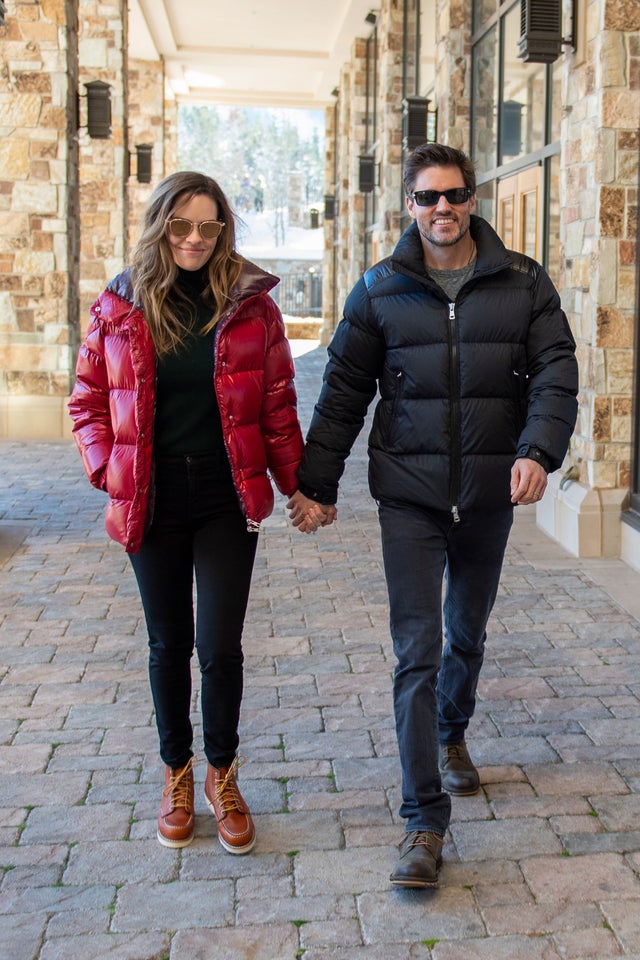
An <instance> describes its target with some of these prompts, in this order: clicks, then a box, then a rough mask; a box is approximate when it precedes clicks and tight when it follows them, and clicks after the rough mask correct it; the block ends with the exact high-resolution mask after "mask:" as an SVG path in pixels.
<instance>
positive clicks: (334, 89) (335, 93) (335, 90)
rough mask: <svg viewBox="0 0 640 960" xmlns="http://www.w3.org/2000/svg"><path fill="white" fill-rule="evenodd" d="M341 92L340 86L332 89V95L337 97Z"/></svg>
mask: <svg viewBox="0 0 640 960" xmlns="http://www.w3.org/2000/svg"><path fill="white" fill-rule="evenodd" d="M339 94H340V91H339V90H338V88H337V87H334V88H333V90H332V91H331V96H332V97H337V96H338V95H339Z"/></svg>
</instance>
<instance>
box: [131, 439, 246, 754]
mask: <svg viewBox="0 0 640 960" xmlns="http://www.w3.org/2000/svg"><path fill="white" fill-rule="evenodd" d="M257 541H258V538H257V536H256V534H255V533H248V532H247V525H246V520H245V518H244V516H243V515H242V513H241V510H240V506H239V504H238V497H237V495H236V492H235V489H234V486H233V483H232V480H231V471H230V467H229V463H228V460H227V458H226V456H224V455H222V456H214V455H213V456H210V455H203V456H190V457H167V458H159V459H158V460H157V462H156V477H155V506H154V514H153V523H152V525H151V528H150V529H149V532H148V533H147V535H146V536H145V538H144V540H143V542H142V547H141V549H140V551H139V552H138V553H136V554H132V555H131V563H132V566H133V569H134V572H135V575H136V579H137V581H138V587H139V589H140V596H141V598H142V605H143V608H144V614H145V619H146V623H147V631H148V634H149V679H150V682H151V693H152V696H153V703H154V707H155V713H156V724H157V727H158V735H159V738H160V756H161V757H162V760H163V761H164V763H166V764H167V765H168V766H170V767H173V768H176V767H181V766H183V765H184V764H185V763H187V761H188V760H189V758H190V757H191V755H192V742H193V728H192V725H191V720H190V708H191V657H192V655H193V649H194V643H195V647H196V649H197V652H198V659H199V662H200V673H201V708H202V726H203V738H204V752H205V755H206V757H207V760H208V761H209V763H211V764H212V765H213V766H218V767H220V766H228V765H229V764H230V763H231V762H232V760H233V758H234V757H235V755H236V751H237V747H238V722H239V716H240V704H241V701H242V688H243V653H242V628H243V624H244V617H245V613H246V609H247V602H248V599H249V588H250V584H251V574H252V571H253V562H254V558H255V552H256V545H257ZM194 570H195V582H196V597H197V602H196V605H195V607H196V616H195V630H194V598H193V574H194Z"/></svg>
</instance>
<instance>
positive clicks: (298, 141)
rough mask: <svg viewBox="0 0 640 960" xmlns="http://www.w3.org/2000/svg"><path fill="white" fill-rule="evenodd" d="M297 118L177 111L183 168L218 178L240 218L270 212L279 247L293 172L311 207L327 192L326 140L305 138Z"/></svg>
mask: <svg viewBox="0 0 640 960" xmlns="http://www.w3.org/2000/svg"><path fill="white" fill-rule="evenodd" d="M294 114H295V111H283V110H268V109H256V108H244V109H243V108H239V107H233V108H229V107H212V106H186V105H185V106H181V107H180V108H179V111H178V158H179V165H180V168H181V169H183V170H186V169H189V170H199V171H200V172H202V173H206V174H208V175H209V176H212V177H215V179H216V180H218V181H219V183H220V185H221V186H222V188H223V190H224V191H225V193H226V194H227V196H228V197H229V199H230V200H231V202H232V203H233V205H234V207H235V208H236V210H237V211H238V213H239V214H240V216H242V214H243V212H247V211H249V210H255V211H256V212H262V211H263V210H266V211H269V212H270V213H271V214H272V216H273V221H272V225H273V230H274V241H275V244H276V246H279V245H281V244H283V243H284V242H285V223H286V217H285V212H286V210H287V208H288V204H289V199H290V196H289V192H290V179H291V174H292V173H294V172H299V173H302V175H303V178H304V185H305V199H306V203H307V205H308V206H312V205H317V204H319V203H320V202H321V198H322V194H323V180H324V163H323V155H322V154H323V144H322V140H321V138H320V136H319V134H318V131H317V129H314V130H313V132H312V134H310V135H308V136H306V137H305V136H303V135H302V134H301V132H300V127H299V125H298V124H296V123H295V122H294V120H293V115H294Z"/></svg>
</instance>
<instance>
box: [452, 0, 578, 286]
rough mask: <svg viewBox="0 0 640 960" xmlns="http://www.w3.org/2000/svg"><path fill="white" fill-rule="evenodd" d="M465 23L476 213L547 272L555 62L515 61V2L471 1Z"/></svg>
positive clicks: (551, 246)
mask: <svg viewBox="0 0 640 960" xmlns="http://www.w3.org/2000/svg"><path fill="white" fill-rule="evenodd" d="M473 24H474V31H475V32H474V34H473V37H472V50H471V63H472V74H471V82H472V90H471V155H472V158H473V160H474V163H475V166H476V175H477V179H478V212H479V213H480V214H481V216H483V217H485V218H486V219H487V220H489V221H491V222H492V223H493V224H495V225H496V229H497V230H498V232H499V233H501V235H502V237H503V240H504V241H505V243H506V244H507V245H508V246H511V247H512V248H513V249H516V250H520V251H522V252H523V253H530V254H532V255H533V256H535V257H536V259H539V260H541V261H542V263H543V264H544V265H545V266H546V267H551V266H552V264H551V261H552V260H553V259H554V258H555V260H556V263H557V258H558V252H559V251H558V234H559V230H558V221H557V218H558V216H559V212H558V206H559V203H558V197H559V181H558V169H559V160H558V158H559V154H560V117H561V90H560V78H561V74H560V64H559V62H558V61H556V63H554V64H543V63H525V62H524V61H522V60H521V59H520V58H519V57H518V39H519V36H520V32H521V25H520V3H519V0H516V2H514V0H506V2H502V3H501V2H500V0H474V6H473ZM554 272H555V279H557V272H558V271H557V268H556V269H555V271H554Z"/></svg>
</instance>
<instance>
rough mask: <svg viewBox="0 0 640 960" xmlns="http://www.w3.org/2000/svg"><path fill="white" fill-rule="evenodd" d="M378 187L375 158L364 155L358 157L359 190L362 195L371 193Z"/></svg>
mask: <svg viewBox="0 0 640 960" xmlns="http://www.w3.org/2000/svg"><path fill="white" fill-rule="evenodd" d="M377 185H378V184H377V170H376V162H375V158H374V157H372V156H370V155H369V154H363V155H362V156H360V157H358V190H359V191H360V193H371V191H372V190H373V189H374V187H377Z"/></svg>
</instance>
